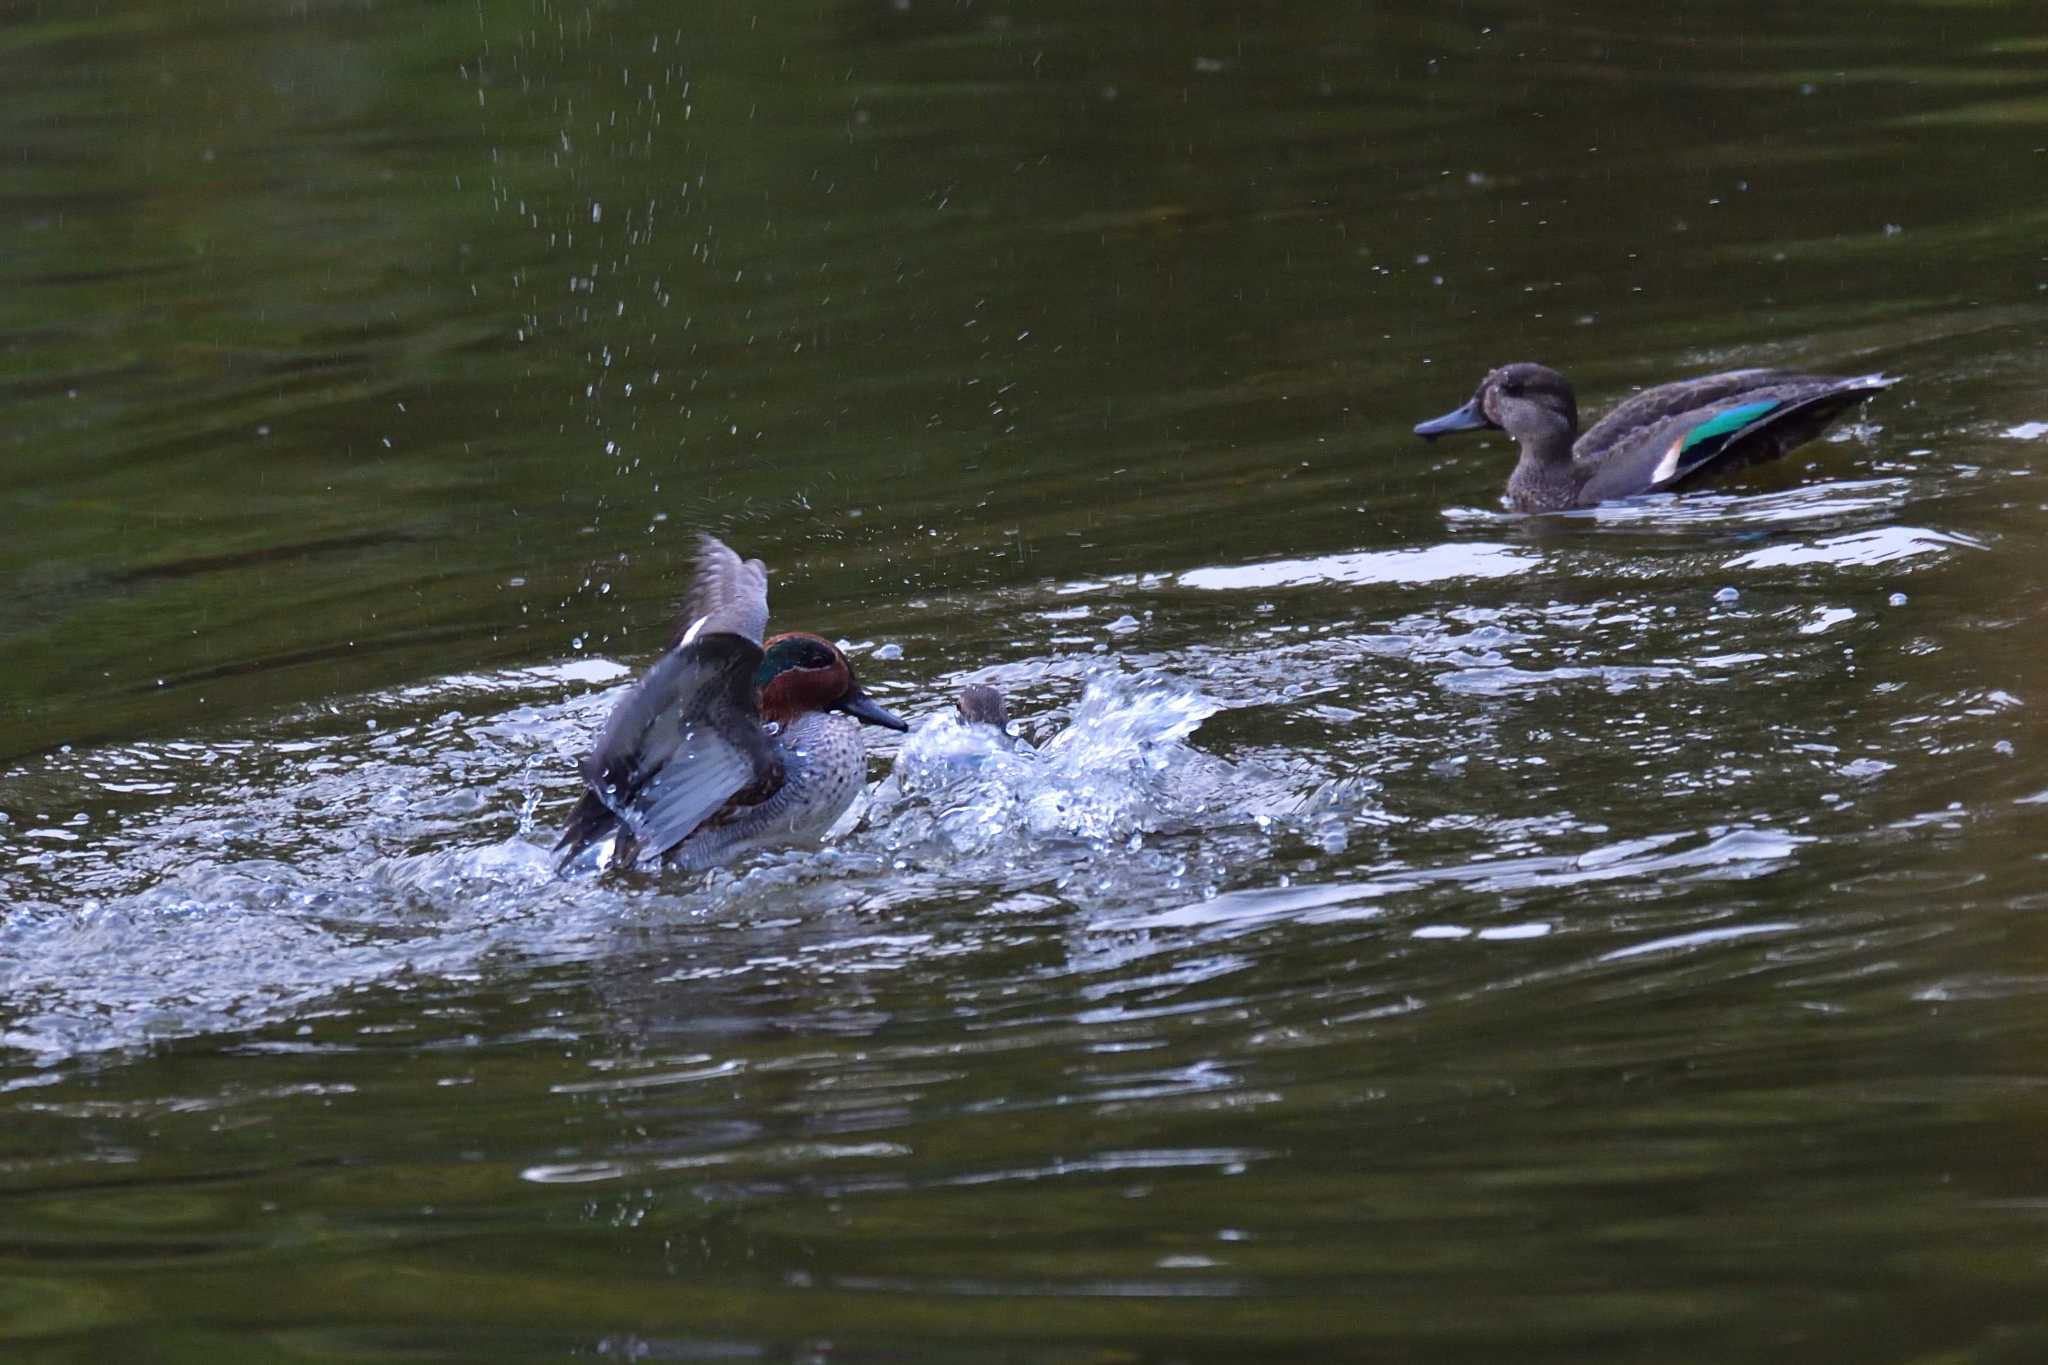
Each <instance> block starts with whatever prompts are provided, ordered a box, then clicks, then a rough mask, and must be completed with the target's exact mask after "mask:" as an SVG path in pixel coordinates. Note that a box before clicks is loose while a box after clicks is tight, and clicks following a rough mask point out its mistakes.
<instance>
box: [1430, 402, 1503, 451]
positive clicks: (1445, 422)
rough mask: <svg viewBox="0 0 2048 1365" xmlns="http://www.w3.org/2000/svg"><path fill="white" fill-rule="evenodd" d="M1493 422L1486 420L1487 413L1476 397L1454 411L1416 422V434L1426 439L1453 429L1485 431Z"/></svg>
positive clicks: (1433, 438)
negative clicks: (1481, 408)
mask: <svg viewBox="0 0 2048 1365" xmlns="http://www.w3.org/2000/svg"><path fill="white" fill-rule="evenodd" d="M1492 425H1493V423H1491V422H1489V421H1487V420H1486V414H1485V413H1483V412H1481V411H1480V410H1479V400H1478V399H1477V398H1474V399H1473V400H1472V401H1470V402H1469V403H1467V404H1465V406H1463V407H1461V408H1459V409H1457V410H1456V411H1454V412H1447V413H1445V414H1444V415H1443V416H1441V417H1436V418H1432V419H1431V420H1429V421H1427V422H1418V423H1416V424H1415V434H1416V435H1417V436H1420V437H1421V438H1422V439H1423V440H1425V441H1434V440H1435V439H1436V438H1437V437H1439V436H1442V435H1444V434H1446V433H1448V432H1453V431H1485V430H1486V429H1487V428H1489V427H1491V426H1492Z"/></svg>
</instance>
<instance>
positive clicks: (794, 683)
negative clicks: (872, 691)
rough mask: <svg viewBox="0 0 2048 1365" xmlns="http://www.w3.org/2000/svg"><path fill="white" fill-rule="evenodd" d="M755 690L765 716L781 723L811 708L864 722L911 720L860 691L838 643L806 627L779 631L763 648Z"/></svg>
mask: <svg viewBox="0 0 2048 1365" xmlns="http://www.w3.org/2000/svg"><path fill="white" fill-rule="evenodd" d="M754 690H755V692H756V693H758V694H759V695H760V698H761V719H762V720H764V721H773V722H774V723H776V724H778V725H787V724H789V723H790V722H791V721H793V720H795V719H796V718H797V717H798V716H800V715H803V714H804V713H806V712H808V711H844V712H845V713H846V714H847V715H849V716H852V717H853V718H854V719H855V720H857V721H860V722H861V723H863V724H865V725H880V726H882V727H883V728H885V729H889V730H908V729H909V728H910V725H909V723H908V722H906V721H904V720H902V719H900V718H899V717H897V716H896V715H894V714H892V713H891V712H889V711H885V710H883V709H882V707H881V706H879V705H878V704H876V702H875V699H874V698H873V697H870V696H869V695H868V694H867V693H865V692H863V691H861V690H860V683H859V682H857V681H856V680H855V679H854V676H853V665H852V664H850V663H848V662H847V661H846V655H845V654H843V653H841V652H840V649H839V646H837V645H835V644H833V643H832V642H831V641H830V640H827V639H826V638H825V637H824V636H822V635H812V634H810V633H809V632H807V631H792V632H791V633H789V634H787V635H777V636H775V637H774V638H773V639H771V640H769V641H768V642H767V643H766V644H765V645H763V646H762V647H761V666H760V667H759V668H758V669H756V670H755V671H754Z"/></svg>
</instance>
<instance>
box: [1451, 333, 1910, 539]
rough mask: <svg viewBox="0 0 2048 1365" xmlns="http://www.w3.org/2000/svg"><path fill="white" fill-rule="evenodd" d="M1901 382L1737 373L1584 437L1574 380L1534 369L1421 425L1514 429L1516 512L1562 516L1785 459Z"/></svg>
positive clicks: (1508, 368) (1695, 382)
mask: <svg viewBox="0 0 2048 1365" xmlns="http://www.w3.org/2000/svg"><path fill="white" fill-rule="evenodd" d="M1897 382H1898V380H1897V379H1896V378H1893V377H1891V376H1888V375H1883V374H1865V375H1856V376H1854V377H1841V376H1836V375H1822V374H1795V373H1793V372H1792V371H1789V370H1729V371H1727V372H1725V373H1722V374H1709V375H1702V376H1700V377H1698V378H1696V379H1681V380H1679V381H1677V382H1676V383H1671V384H1660V385H1658V386H1657V387H1655V388H1653V389H1646V390H1644V391H1643V392H1642V393H1639V394H1637V395H1635V396H1634V397H1633V398H1630V399H1628V400H1627V401H1625V402H1623V403H1622V404H1621V405H1620V406H1619V407H1617V408H1615V409H1614V411H1612V412H1610V413H1608V414H1607V415H1606V416H1605V417H1603V418H1601V419H1600V420H1599V421H1598V422H1596V423H1594V424H1593V426H1592V427H1591V428H1590V429H1588V430H1587V431H1586V432H1585V433H1584V434H1583V435H1582V434H1580V432H1579V408H1578V402H1577V400H1576V399H1575V398H1574V397H1573V395H1572V386H1571V382H1570V381H1569V380H1567V379H1566V378H1565V377H1564V376H1563V375H1561V374H1559V373H1558V372H1557V371H1556V370H1553V369H1550V368H1549V367H1548V366H1544V365H1537V364H1533V363H1530V362H1526V361H1525V362H1521V363H1518V364H1514V365H1503V366H1501V367H1500V368H1499V369H1497V370H1494V371H1492V372H1491V373H1489V374H1488V375H1487V376H1486V378H1484V379H1482V380H1481V381H1479V388H1478V391H1477V392H1475V393H1474V394H1473V395H1472V398H1471V401H1469V402H1467V403H1466V404H1464V405H1463V406H1462V407H1459V408H1456V409H1454V410H1453V411H1451V412H1447V413H1445V414H1444V415H1443V416H1441V417H1438V418H1435V419H1433V420H1431V421H1427V422H1423V423H1420V424H1419V425H1417V426H1416V428H1415V434H1416V435H1417V436H1420V437H1422V438H1423V439H1425V440H1432V441H1433V440H1435V439H1436V438H1437V437H1439V436H1443V435H1447V434H1449V433H1451V432H1454V431H1505V432H1506V433H1507V434H1508V435H1510V436H1512V437H1513V438H1514V439H1515V442H1516V444H1517V445H1519V446H1520V447H1521V458H1520V459H1519V460H1517V461H1516V463H1515V472H1514V473H1513V474H1511V475H1509V476H1508V488H1507V498H1506V501H1507V503H1508V505H1509V506H1510V507H1512V508H1513V509H1514V510H1515V511H1518V512H1560V511H1565V510H1568V509H1571V508H1575V507H1592V506H1595V505H1597V504H1599V503H1603V502H1612V501H1615V500H1617V499H1621V498H1633V497H1637V496H1639V495H1641V494H1644V493H1665V492H1676V491H1679V490H1682V489H1687V488H1692V487H1695V486H1697V485H1699V484H1702V483H1705V482H1706V481H1708V480H1709V479H1712V478H1715V477H1716V476H1718V475H1721V474H1725V473H1727V472H1729V471H1731V470H1735V469H1740V468H1742V467H1744V466H1746V465H1752V464H1761V463H1763V462H1764V461H1766V460H1775V459H1777V458H1779V457H1780V456H1782V455H1784V454H1786V453H1788V452H1789V451H1792V450H1795V449H1797V448H1798V447H1800V446H1803V445H1805V444H1806V443H1807V442H1808V441H1811V440H1813V439H1814V438H1815V437H1817V436H1819V435H1820V434H1821V433H1822V432H1823V431H1825V430H1827V428H1828V427H1829V425H1830V424H1832V423H1833V422H1834V420H1835V419H1836V418H1837V417H1839V416H1841V415H1842V413H1843V412H1845V411H1847V410H1848V409H1849V408H1851V407H1854V406H1855V405H1856V404H1858V403H1861V402H1863V401H1865V400H1866V399H1868V398H1870V397H1871V396H1872V395H1873V394H1877V393H1881V392H1883V391H1884V390H1885V389H1888V388H1890V387H1891V386H1892V385H1893V384H1895V383H1897Z"/></svg>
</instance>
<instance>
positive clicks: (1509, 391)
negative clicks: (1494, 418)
mask: <svg viewBox="0 0 2048 1365" xmlns="http://www.w3.org/2000/svg"><path fill="white" fill-rule="evenodd" d="M1500 392H1501V396H1502V397H1503V398H1520V397H1521V396H1522V386H1521V384H1520V383H1519V382H1515V383H1509V384H1503V385H1501V386H1500Z"/></svg>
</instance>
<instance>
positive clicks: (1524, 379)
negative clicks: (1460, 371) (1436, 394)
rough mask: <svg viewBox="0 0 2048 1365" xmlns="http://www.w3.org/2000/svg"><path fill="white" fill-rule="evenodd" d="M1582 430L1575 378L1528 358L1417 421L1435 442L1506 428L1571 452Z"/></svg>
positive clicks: (1526, 442)
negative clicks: (1447, 408)
mask: <svg viewBox="0 0 2048 1365" xmlns="http://www.w3.org/2000/svg"><path fill="white" fill-rule="evenodd" d="M1578 429H1579V404H1578V400H1577V399H1576V398H1574V397H1573V396H1572V386H1571V381H1569V380H1567V379H1566V378H1565V377H1564V376H1563V375H1561V374H1559V373H1558V372H1557V371H1556V370H1553V369H1550V368H1548V367H1547V366H1543V365H1533V364H1530V363H1528V362H1526V361H1524V362H1522V363H1521V364H1517V365H1503V366H1501V367H1500V368H1499V369H1497V370H1495V371H1493V372H1492V373H1491V374H1489V375H1487V376H1486V378H1484V379H1482V380H1480V381H1479V389H1478V391H1477V392H1475V393H1474V394H1473V395H1472V400H1471V401H1470V402H1468V403H1466V404H1465V405H1464V406H1463V407H1461V408H1458V409H1456V410H1455V411H1453V412H1447V413H1445V414H1444V415H1443V416H1441V417H1439V418H1436V419H1435V420H1434V421H1429V422H1423V423H1421V424H1419V425H1418V426H1417V427H1416V428H1415V434H1416V435H1417V436H1420V437H1422V438H1423V439H1424V440H1426V441H1433V440H1435V439H1436V438H1437V437H1439V436H1442V435H1444V434H1446V433H1448V432H1453V431H1505V432H1506V433H1507V434H1508V435H1510V436H1512V437H1514V438H1515V440H1516V441H1518V442H1520V443H1521V444H1522V445H1523V446H1525V447H1532V446H1533V447H1537V448H1548V449H1559V448H1561V449H1563V450H1564V452H1565V453H1566V455H1567V456H1569V454H1570V453H1571V443H1572V437H1573V435H1574V434H1576V433H1577V431H1578Z"/></svg>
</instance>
